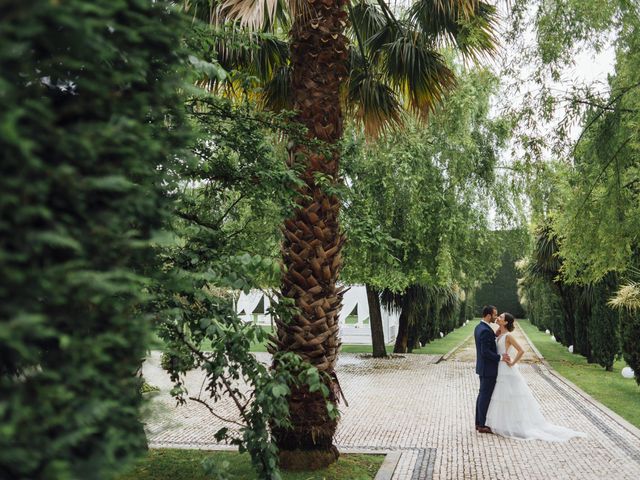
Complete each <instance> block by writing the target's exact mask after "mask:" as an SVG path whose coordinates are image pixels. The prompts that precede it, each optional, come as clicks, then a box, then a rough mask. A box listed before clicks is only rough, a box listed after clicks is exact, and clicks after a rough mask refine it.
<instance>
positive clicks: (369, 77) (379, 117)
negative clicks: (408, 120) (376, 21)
mask: <svg viewBox="0 0 640 480" xmlns="http://www.w3.org/2000/svg"><path fill="white" fill-rule="evenodd" d="M345 103H346V110H347V111H348V112H349V113H350V114H352V115H353V116H354V117H355V119H356V121H358V122H360V123H362V125H363V126H364V131H365V135H366V136H367V137H369V138H376V137H378V136H379V135H380V134H381V133H382V132H383V131H384V130H385V128H387V127H391V126H397V125H400V124H401V123H402V122H401V117H400V112H401V106H400V103H399V102H398V99H397V97H396V94H395V93H394V92H393V90H392V89H391V88H390V87H389V86H388V85H387V84H386V83H385V82H384V81H383V80H382V78H381V76H380V75H375V74H374V72H372V71H371V70H370V69H367V68H364V59H363V58H362V56H361V55H360V53H358V52H356V51H354V50H352V52H351V72H350V75H349V79H348V84H347V96H346V102H345Z"/></svg>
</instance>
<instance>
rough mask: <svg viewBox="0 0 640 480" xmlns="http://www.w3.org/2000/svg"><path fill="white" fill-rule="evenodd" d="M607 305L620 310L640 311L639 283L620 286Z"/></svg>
mask: <svg viewBox="0 0 640 480" xmlns="http://www.w3.org/2000/svg"><path fill="white" fill-rule="evenodd" d="M608 303H609V305H610V306H612V307H613V308H617V309H620V310H622V309H627V310H632V311H638V310H640V283H637V282H629V283H627V284H626V285H623V286H621V287H620V288H619V289H618V291H617V292H616V294H615V296H614V297H613V298H611V299H610V300H609V302H608Z"/></svg>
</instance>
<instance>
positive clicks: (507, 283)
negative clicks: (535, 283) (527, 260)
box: [474, 252, 525, 318]
mask: <svg viewBox="0 0 640 480" xmlns="http://www.w3.org/2000/svg"><path fill="white" fill-rule="evenodd" d="M516 260H517V259H516V258H514V256H513V255H512V254H511V253H510V252H505V253H503V254H502V263H501V265H500V268H499V269H498V272H497V273H496V275H495V277H494V278H493V280H492V281H491V282H488V283H485V284H483V285H482V286H481V287H480V288H479V289H478V290H477V292H476V293H475V299H474V303H475V315H476V316H481V313H482V307H483V306H484V305H495V306H496V307H497V308H498V312H510V313H511V314H513V315H514V316H515V317H517V318H524V317H525V312H524V309H523V308H522V305H520V300H519V299H518V276H517V273H516V267H515V262H516Z"/></svg>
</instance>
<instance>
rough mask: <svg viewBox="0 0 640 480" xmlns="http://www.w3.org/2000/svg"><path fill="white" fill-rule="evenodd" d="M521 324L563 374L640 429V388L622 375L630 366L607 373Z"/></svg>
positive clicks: (616, 366) (615, 367) (619, 365)
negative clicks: (623, 369) (624, 369)
mask: <svg viewBox="0 0 640 480" xmlns="http://www.w3.org/2000/svg"><path fill="white" fill-rule="evenodd" d="M518 323H519V324H520V326H521V327H522V328H523V330H524V331H525V332H526V333H527V335H528V336H529V338H530V339H531V341H532V342H533V343H534V344H535V346H536V347H537V348H538V350H539V351H540V353H541V354H542V356H543V357H544V358H545V359H546V360H547V362H549V364H550V365H551V366H552V367H553V368H554V369H555V370H556V371H557V372H558V373H559V374H560V375H562V376H563V377H565V378H566V379H568V380H569V381H570V382H572V383H574V384H576V385H577V386H578V387H580V388H581V389H582V390H584V391H585V392H587V393H588V394H589V395H591V396H592V397H593V398H595V399H596V400H598V401H599V402H601V403H603V404H604V405H606V406H607V407H609V408H610V409H611V410H613V411H614V412H616V413H617V414H618V415H620V416H621V417H623V418H624V419H626V420H627V421H628V422H630V423H632V424H633V425H635V426H636V427H638V428H640V387H638V385H637V384H636V382H635V380H634V379H628V378H624V377H623V376H622V375H620V370H622V368H623V367H625V366H626V363H625V362H624V361H617V362H615V364H614V365H613V372H607V371H606V370H605V369H604V368H602V367H601V366H600V365H597V364H589V363H587V360H586V358H584V357H583V356H582V355H577V354H573V353H569V351H568V350H567V348H566V347H565V346H564V345H562V344H560V343H557V342H554V341H553V340H551V337H550V336H549V335H546V334H545V333H544V332H541V331H540V330H538V329H537V328H536V327H535V326H534V325H531V323H529V322H528V321H526V320H518Z"/></svg>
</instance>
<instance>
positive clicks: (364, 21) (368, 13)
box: [349, 1, 387, 43]
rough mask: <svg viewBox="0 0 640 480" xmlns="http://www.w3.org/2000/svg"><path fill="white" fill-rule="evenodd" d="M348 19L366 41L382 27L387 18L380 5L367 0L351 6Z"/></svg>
mask: <svg viewBox="0 0 640 480" xmlns="http://www.w3.org/2000/svg"><path fill="white" fill-rule="evenodd" d="M349 20H350V21H351V25H352V26H353V27H354V28H357V30H358V32H360V35H361V37H362V40H363V41H364V42H365V43H366V42H368V41H369V39H370V38H371V37H372V36H374V35H376V34H377V33H379V32H380V31H381V30H383V29H384V27H385V25H386V24H387V18H386V17H385V16H384V14H383V13H382V11H381V10H380V7H379V6H378V5H374V4H373V3H370V2H368V1H360V2H358V3H356V4H355V5H352V6H351V9H350V10H349Z"/></svg>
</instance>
